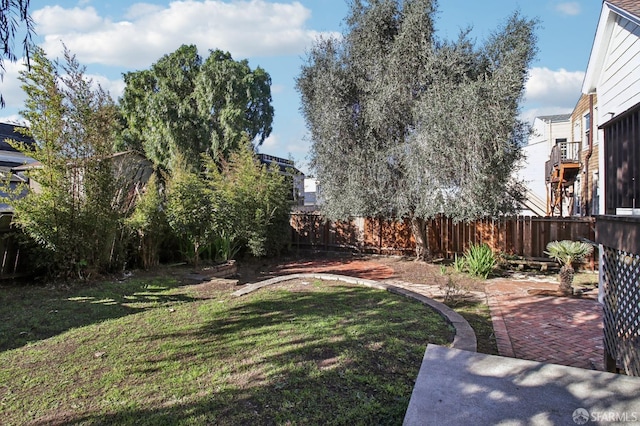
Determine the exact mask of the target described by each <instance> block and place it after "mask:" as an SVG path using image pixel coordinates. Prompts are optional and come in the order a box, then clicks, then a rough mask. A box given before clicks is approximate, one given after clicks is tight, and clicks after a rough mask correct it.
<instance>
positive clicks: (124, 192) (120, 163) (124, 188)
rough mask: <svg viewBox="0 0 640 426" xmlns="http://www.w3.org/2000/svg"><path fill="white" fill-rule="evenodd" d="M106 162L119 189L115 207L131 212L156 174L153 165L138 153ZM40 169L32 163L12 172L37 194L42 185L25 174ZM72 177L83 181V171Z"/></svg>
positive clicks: (114, 156)
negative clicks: (150, 179) (109, 165)
mask: <svg viewBox="0 0 640 426" xmlns="http://www.w3.org/2000/svg"><path fill="white" fill-rule="evenodd" d="M106 161H110V162H111V167H112V172H113V179H114V180H115V182H116V183H117V188H118V189H117V191H116V194H115V199H114V200H113V202H114V205H116V206H118V208H119V209H120V210H121V211H123V212H127V211H130V210H131V209H133V208H134V207H135V204H136V202H137V200H138V199H139V197H140V196H141V195H142V193H143V192H144V188H145V186H146V184H147V182H148V181H149V178H150V177H151V175H152V174H153V173H154V167H153V163H152V162H151V161H150V160H148V159H147V158H146V157H145V156H144V155H142V154H140V153H139V152H137V151H122V152H117V153H115V154H111V155H109V156H108V157H106ZM40 167H42V165H41V164H40V162H32V163H29V164H25V165H21V166H16V167H13V168H12V169H11V171H12V172H13V173H15V174H16V175H18V176H23V177H24V181H25V182H26V183H28V187H29V190H30V191H34V192H36V193H37V192H38V191H39V190H40V184H39V183H38V182H36V181H35V180H34V179H29V178H27V177H26V176H27V174H25V172H28V171H29V170H33V169H38V168H40ZM68 167H69V169H71V168H74V164H73V163H69V164H68ZM76 170H78V169H76ZM71 175H72V176H75V178H78V179H79V180H80V181H82V175H83V173H82V171H80V173H72V174H71ZM70 179H74V178H70ZM78 187H79V188H80V191H83V190H82V183H80V184H79V185H78Z"/></svg>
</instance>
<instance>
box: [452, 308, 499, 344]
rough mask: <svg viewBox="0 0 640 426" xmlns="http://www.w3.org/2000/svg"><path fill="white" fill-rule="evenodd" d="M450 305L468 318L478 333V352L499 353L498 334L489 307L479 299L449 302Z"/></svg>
mask: <svg viewBox="0 0 640 426" xmlns="http://www.w3.org/2000/svg"><path fill="white" fill-rule="evenodd" d="M448 305H449V307H450V308H451V309H453V310H455V311H456V312H457V313H459V314H460V315H462V317H463V318H464V319H465V320H467V322H468V323H469V325H470V326H471V328H473V331H474V332H475V334H476V339H477V343H478V349H477V350H478V352H480V353H483V354H489V355H499V353H498V344H497V342H496V336H495V333H494V331H493V322H492V321H491V313H490V311H489V307H488V306H487V305H486V304H485V303H483V302H479V301H474V300H463V301H459V302H456V303H449V304H448Z"/></svg>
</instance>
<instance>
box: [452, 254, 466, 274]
mask: <svg viewBox="0 0 640 426" xmlns="http://www.w3.org/2000/svg"><path fill="white" fill-rule="evenodd" d="M464 269H465V259H464V256H463V257H458V253H456V254H455V256H454V258H453V270H454V271H456V272H458V273H461V272H464Z"/></svg>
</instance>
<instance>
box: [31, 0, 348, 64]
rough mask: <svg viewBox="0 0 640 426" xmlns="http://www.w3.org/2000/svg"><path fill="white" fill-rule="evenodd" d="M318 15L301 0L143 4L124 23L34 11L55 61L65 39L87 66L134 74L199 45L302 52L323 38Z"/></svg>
mask: <svg viewBox="0 0 640 426" xmlns="http://www.w3.org/2000/svg"><path fill="white" fill-rule="evenodd" d="M310 16H311V11H310V10H309V9H307V8H305V7H304V6H303V5H302V4H300V3H299V2H292V3H270V2H267V1H265V0H246V1H234V2H224V1H221V0H204V1H193V0H184V1H174V2H171V3H170V4H169V5H168V6H167V7H164V8H162V7H159V6H157V5H150V4H147V3H138V4H134V5H132V6H131V7H130V8H129V9H128V11H127V13H126V17H127V18H126V19H127V20H121V21H117V22H116V21H111V20H110V19H107V18H105V17H101V16H99V15H98V14H97V13H96V10H95V9H94V8H92V7H85V8H78V7H76V8H73V9H64V8H62V7H59V6H53V7H45V8H43V9H40V10H37V11H34V12H33V17H34V20H35V21H36V23H37V27H36V30H37V32H38V34H40V35H42V36H44V39H45V42H44V45H43V47H44V49H45V50H46V51H47V53H48V54H49V55H51V56H52V57H56V56H60V52H61V43H60V41H62V42H64V43H65V44H66V45H67V47H68V48H69V49H70V50H71V51H72V52H73V53H74V54H76V55H77V57H78V60H79V61H80V62H81V63H86V64H91V63H99V64H105V65H115V66H123V67H127V68H133V67H137V68H140V67H148V66H149V65H150V64H151V63H153V62H154V61H156V60H157V59H158V58H160V57H161V56H162V55H164V54H166V53H169V52H173V51H174V50H176V49H177V48H178V47H179V46H180V45H182V44H195V45H197V46H198V49H199V51H200V52H201V53H203V54H204V53H205V52H206V51H207V50H209V49H216V48H219V49H222V50H226V51H229V52H231V54H232V55H233V56H234V58H238V59H240V58H246V57H260V56H275V55H296V54H302V53H303V52H304V50H305V48H306V47H308V46H309V45H310V43H311V42H312V41H314V40H315V39H316V38H317V37H318V36H319V35H320V33H318V32H315V31H312V30H308V29H306V28H305V23H306V21H307V20H308V19H309V18H310ZM334 35H335V34H334Z"/></svg>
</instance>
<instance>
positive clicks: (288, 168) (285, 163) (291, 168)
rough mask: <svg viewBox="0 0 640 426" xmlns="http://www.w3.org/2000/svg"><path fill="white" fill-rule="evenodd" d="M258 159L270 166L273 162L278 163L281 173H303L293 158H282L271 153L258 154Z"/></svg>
mask: <svg viewBox="0 0 640 426" xmlns="http://www.w3.org/2000/svg"><path fill="white" fill-rule="evenodd" d="M257 156H258V160H259V161H260V162H261V163H262V164H266V165H267V166H270V165H271V164H276V165H277V166H278V168H279V169H280V173H285V174H290V173H291V174H294V175H302V174H303V173H302V172H301V171H300V170H298V169H297V168H296V167H295V164H294V162H293V160H288V159H286V158H280V157H276V156H273V155H269V154H257Z"/></svg>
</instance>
